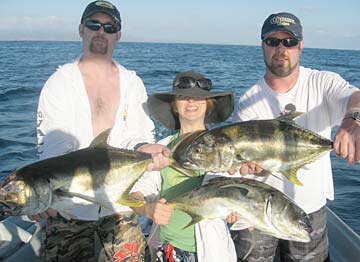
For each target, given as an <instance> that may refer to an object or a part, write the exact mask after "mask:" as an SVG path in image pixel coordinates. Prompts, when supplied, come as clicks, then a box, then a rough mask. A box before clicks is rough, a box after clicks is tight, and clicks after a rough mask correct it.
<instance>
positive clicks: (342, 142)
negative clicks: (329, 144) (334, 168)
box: [334, 118, 360, 165]
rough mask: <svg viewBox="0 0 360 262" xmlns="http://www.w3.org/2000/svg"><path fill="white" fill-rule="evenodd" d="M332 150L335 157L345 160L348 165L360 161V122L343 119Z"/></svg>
mask: <svg viewBox="0 0 360 262" xmlns="http://www.w3.org/2000/svg"><path fill="white" fill-rule="evenodd" d="M334 150H335V153H336V155H337V156H341V157H344V158H347V159H348V161H349V164H350V165H353V164H354V163H355V162H357V161H360V122H359V121H356V120H354V119H351V118H349V119H344V120H343V121H342V123H341V125H340V128H339V129H338V131H337V133H336V135H335V140H334Z"/></svg>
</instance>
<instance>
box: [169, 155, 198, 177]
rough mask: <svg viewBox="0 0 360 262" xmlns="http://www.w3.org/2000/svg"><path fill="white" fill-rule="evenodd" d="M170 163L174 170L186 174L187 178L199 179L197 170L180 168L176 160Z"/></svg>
mask: <svg viewBox="0 0 360 262" xmlns="http://www.w3.org/2000/svg"><path fill="white" fill-rule="evenodd" d="M170 162H171V165H170V166H171V167H172V168H173V169H175V170H176V171H178V172H180V173H182V174H184V175H185V176H188V177H197V176H198V174H197V173H196V171H195V170H191V169H186V168H183V167H181V166H179V165H178V164H177V163H176V161H175V160H174V159H171V160H170Z"/></svg>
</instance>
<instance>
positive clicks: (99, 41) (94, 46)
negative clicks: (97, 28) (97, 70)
mask: <svg viewBox="0 0 360 262" xmlns="http://www.w3.org/2000/svg"><path fill="white" fill-rule="evenodd" d="M90 52H91V53H94V54H102V55H105V54H106V53H107V52H108V40H107V39H106V38H105V37H101V36H96V37H94V38H92V39H91V43H90Z"/></svg>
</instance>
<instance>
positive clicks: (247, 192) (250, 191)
mask: <svg viewBox="0 0 360 262" xmlns="http://www.w3.org/2000/svg"><path fill="white" fill-rule="evenodd" d="M227 187H236V188H238V189H239V191H240V193H241V194H242V195H243V196H246V197H250V198H259V199H261V194H260V193H259V192H257V191H256V190H254V188H252V187H250V186H248V185H246V184H230V185H224V186H220V187H219V188H227Z"/></svg>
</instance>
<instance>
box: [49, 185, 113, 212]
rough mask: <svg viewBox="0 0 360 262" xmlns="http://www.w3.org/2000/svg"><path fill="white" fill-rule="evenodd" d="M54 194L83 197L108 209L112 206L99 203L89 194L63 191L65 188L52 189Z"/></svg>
mask: <svg viewBox="0 0 360 262" xmlns="http://www.w3.org/2000/svg"><path fill="white" fill-rule="evenodd" d="M54 194H56V195H57V196H59V197H64V196H65V197H69V198H72V197H78V198H81V199H84V200H86V201H89V202H90V203H94V204H97V205H99V206H101V207H104V208H107V209H109V210H113V208H112V207H111V206H110V205H107V204H105V203H100V202H99V201H97V200H96V199H95V198H93V197H89V196H85V195H82V194H78V193H74V192H69V191H65V190H62V189H57V190H55V191H54Z"/></svg>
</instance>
